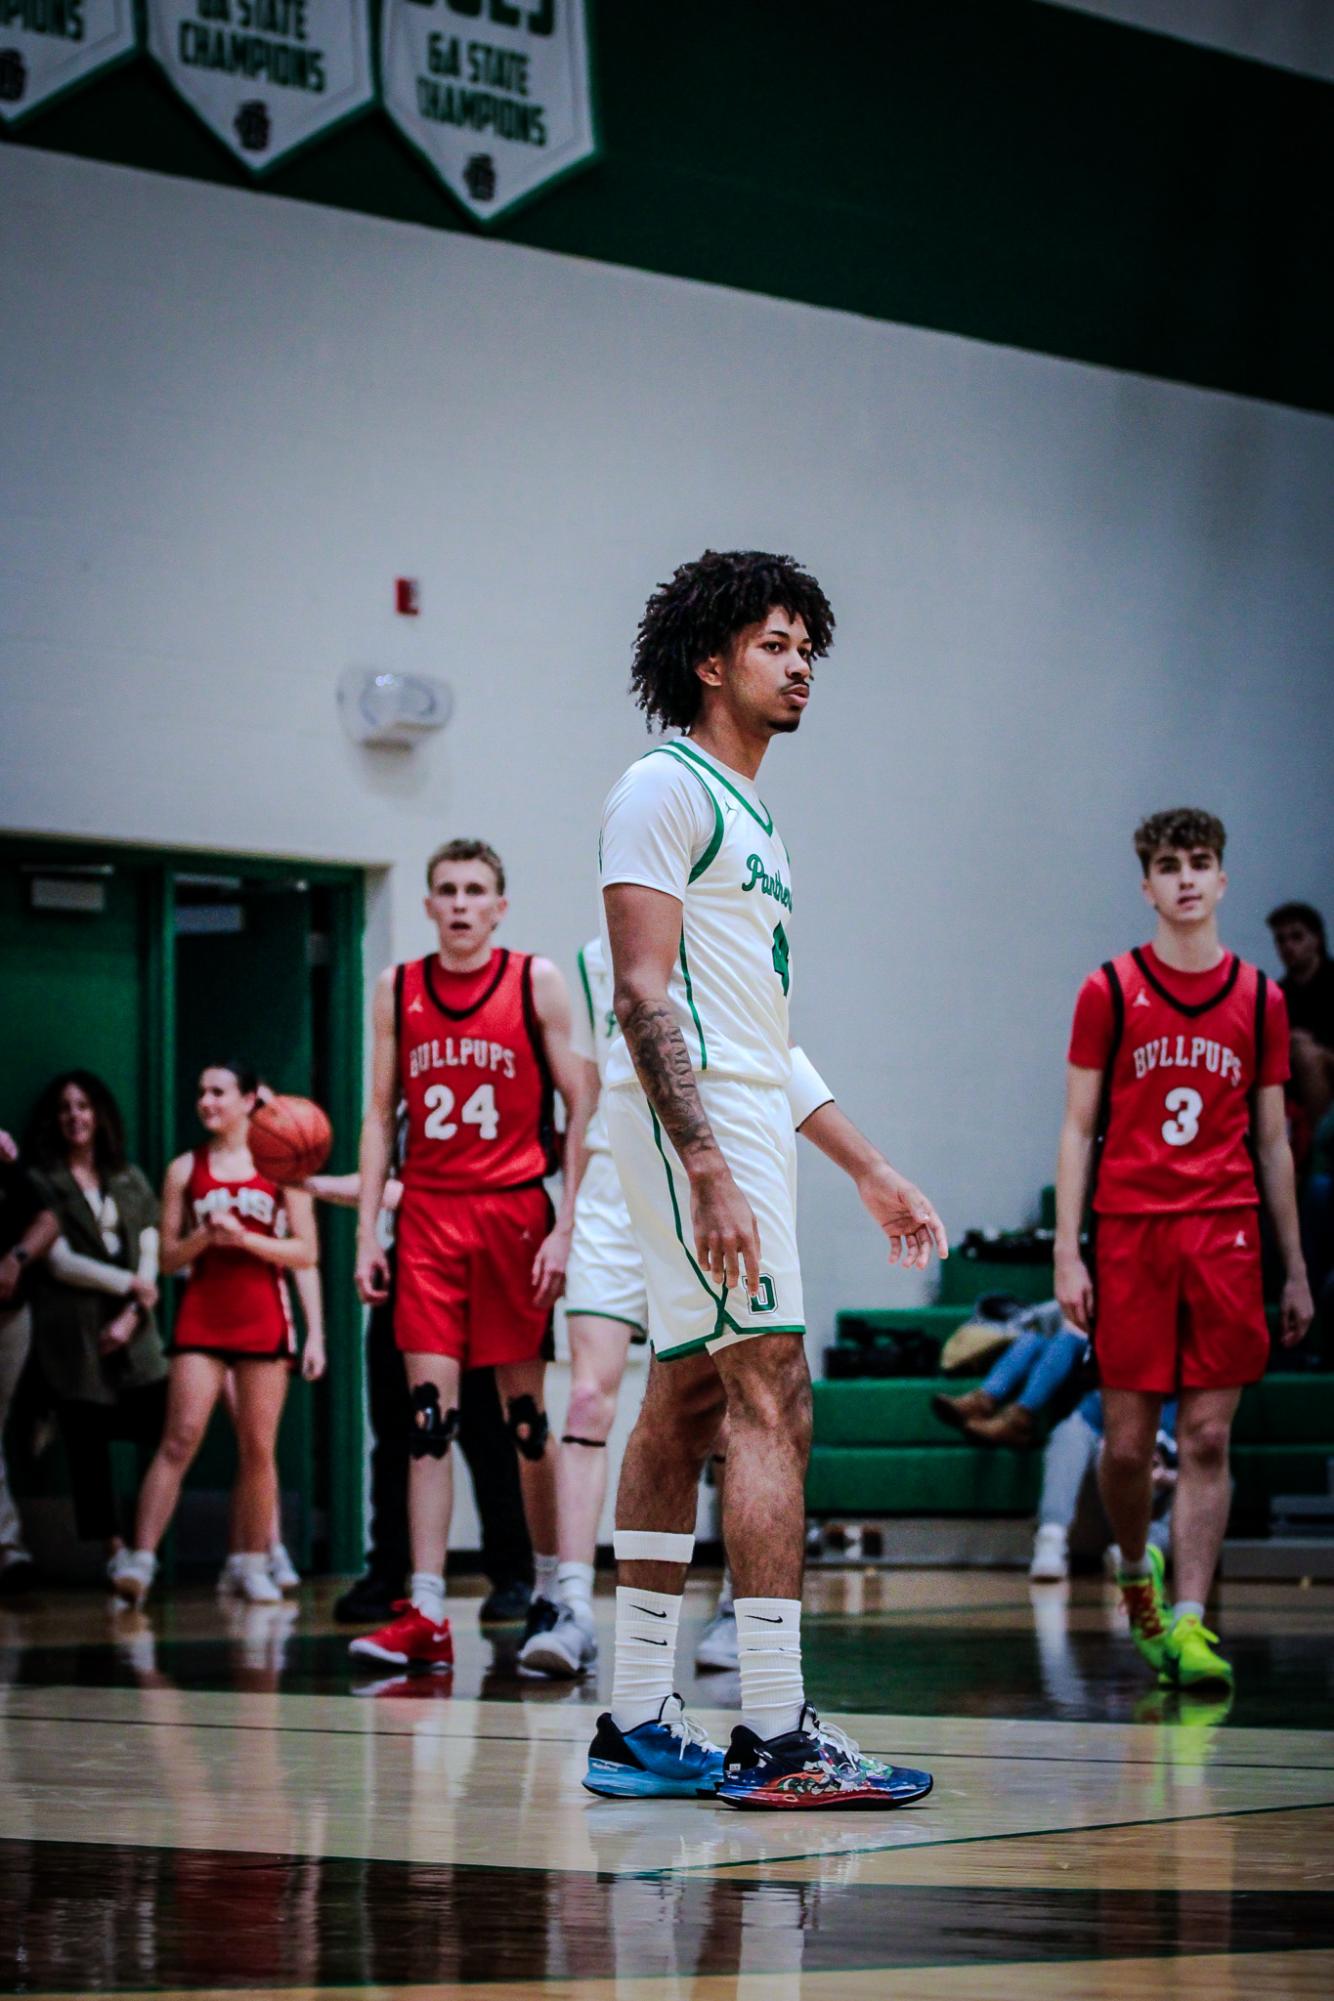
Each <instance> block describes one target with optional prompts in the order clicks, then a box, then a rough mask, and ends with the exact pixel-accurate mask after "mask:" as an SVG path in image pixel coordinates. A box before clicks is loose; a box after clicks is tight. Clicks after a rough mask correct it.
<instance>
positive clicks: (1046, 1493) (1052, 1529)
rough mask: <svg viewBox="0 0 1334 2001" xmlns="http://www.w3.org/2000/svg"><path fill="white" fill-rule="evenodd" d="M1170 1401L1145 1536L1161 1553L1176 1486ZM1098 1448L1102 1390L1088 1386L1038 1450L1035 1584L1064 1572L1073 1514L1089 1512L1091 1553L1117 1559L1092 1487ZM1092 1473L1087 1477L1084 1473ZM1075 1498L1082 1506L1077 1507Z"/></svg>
mask: <svg viewBox="0 0 1334 2001" xmlns="http://www.w3.org/2000/svg"><path fill="white" fill-rule="evenodd" d="M1176 1428H1177V1407H1176V1403H1175V1401H1173V1402H1170V1403H1165V1404H1164V1405H1163V1412H1162V1421H1161V1427H1160V1429H1159V1432H1158V1449H1157V1451H1156V1452H1155V1453H1154V1457H1153V1521H1152V1523H1151V1524H1150V1527H1149V1540H1150V1542H1155V1543H1157V1545H1158V1547H1159V1549H1161V1550H1162V1552H1163V1555H1164V1556H1165V1557H1166V1556H1167V1555H1169V1553H1170V1550H1171V1540H1172V1516H1171V1509H1172V1494H1173V1490H1174V1488H1175V1486H1176ZM1101 1451H1102V1395H1101V1393H1100V1392H1099V1391H1098V1390H1090V1392H1089V1394H1088V1395H1087V1396H1086V1397H1085V1398H1084V1400H1083V1402H1082V1403H1081V1404H1080V1405H1079V1406H1078V1408H1077V1409H1075V1410H1072V1411H1071V1413H1070V1415H1069V1417H1067V1418H1064V1419H1062V1421H1061V1423H1060V1424H1058V1425H1056V1426H1055V1427H1054V1428H1053V1430H1052V1433H1051V1436H1050V1437H1049V1438H1048V1440H1047V1449H1046V1451H1045V1452H1044V1453H1043V1455H1042V1495H1041V1498H1040V1500H1039V1502H1038V1530H1037V1535H1036V1536H1035V1538H1034V1541H1033V1560H1032V1562H1031V1563H1030V1565H1029V1568H1028V1574H1029V1577H1030V1578H1031V1579H1032V1580H1033V1582H1034V1583H1035V1584H1054V1583H1057V1582H1059V1580H1060V1579H1061V1578H1063V1577H1068V1576H1069V1574H1070V1543H1071V1532H1072V1530H1073V1528H1074V1526H1075V1521H1076V1517H1078V1516H1081V1515H1082V1516H1083V1517H1084V1518H1085V1519H1088V1518H1089V1517H1091V1518H1092V1527H1091V1530H1090V1539H1091V1541H1092V1543H1093V1545H1094V1547H1093V1549H1092V1551H1091V1554H1094V1555H1097V1554H1101V1555H1102V1556H1103V1558H1104V1561H1106V1560H1107V1559H1108V1558H1109V1557H1110V1558H1111V1559H1112V1560H1113V1562H1114V1563H1116V1564H1117V1565H1119V1563H1120V1552H1119V1551H1118V1550H1117V1549H1116V1546H1115V1544H1114V1543H1113V1542H1112V1539H1111V1530H1110V1529H1109V1527H1108V1525H1107V1517H1106V1515H1105V1513H1104V1512H1103V1506H1102V1499H1101V1496H1100V1495H1099V1493H1098V1481H1097V1466H1098V1455H1099V1453H1100V1452H1101ZM1090 1476H1092V1477H1090ZM1081 1501H1082V1502H1083V1508H1082V1509H1081V1505H1080V1504H1081Z"/></svg>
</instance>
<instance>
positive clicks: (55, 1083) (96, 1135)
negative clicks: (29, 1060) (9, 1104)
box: [23, 1070, 125, 1174]
mask: <svg viewBox="0 0 1334 2001" xmlns="http://www.w3.org/2000/svg"><path fill="white" fill-rule="evenodd" d="M71 1084H73V1085H74V1086H75V1088H76V1089H77V1090H80V1091H82V1092H83V1095H84V1097H85V1098H87V1100H88V1102H89V1104H90V1105H91V1106H92V1108H93V1117H94V1119H95V1120H96V1121H97V1123H96V1125H95V1127H94V1129H93V1160H94V1162H95V1163H96V1166H97V1171H98V1173H99V1174H115V1173H116V1172H117V1171H118V1170H119V1169H120V1168H122V1167H124V1165H125V1121H124V1120H123V1119H122V1117H121V1115H120V1106H119V1105H118V1104H117V1103H116V1100H115V1097H114V1096H113V1095H112V1092H111V1088H110V1086H109V1085H107V1084H105V1083H104V1082H103V1081H102V1079H101V1078H100V1077H99V1076H98V1075H97V1073H96V1071H94V1070H62V1071H61V1072H60V1073H59V1075H58V1076H55V1077H53V1078H52V1079H51V1081H50V1083H49V1084H48V1085H47V1086H46V1087H45V1089H44V1090H43V1092H42V1095H41V1097H40V1098H39V1099H38V1100H37V1103H36V1104H35V1105H34V1106H33V1108H32V1117H31V1118H30V1119H29V1120H28V1129H27V1133H26V1134H25V1137H24V1145H23V1157H24V1159H25V1160H26V1161H27V1163H28V1165H29V1166H30V1167H37V1168H43V1169H46V1170H47V1171H48V1172H49V1171H50V1169H51V1168H53V1167H63V1166H64V1164H65V1161H66V1160H67V1158H68V1153H69V1150H68V1148H67V1147H66V1145H65V1138H64V1134H63V1133H62V1132H61V1130H60V1100H61V1099H62V1098H63V1097H64V1095H65V1092H66V1090H67V1089H68V1087H69V1086H70V1085H71Z"/></svg>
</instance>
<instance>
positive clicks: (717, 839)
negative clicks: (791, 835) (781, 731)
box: [644, 743, 792, 882]
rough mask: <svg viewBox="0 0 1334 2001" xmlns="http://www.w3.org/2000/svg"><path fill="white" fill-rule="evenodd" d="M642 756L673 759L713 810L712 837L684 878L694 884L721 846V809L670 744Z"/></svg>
mask: <svg viewBox="0 0 1334 2001" xmlns="http://www.w3.org/2000/svg"><path fill="white" fill-rule="evenodd" d="M644 756H645V757H670V758H673V759H674V760H675V762H676V763H677V764H679V765H680V767H681V769H682V770H683V771H688V772H689V773H690V776H691V777H692V778H693V779H695V780H697V782H698V783H699V784H700V785H701V786H703V788H704V796H705V798H706V799H707V800H708V802H709V804H710V806H712V808H713V834H712V837H711V839H710V840H709V843H708V846H707V847H706V848H705V850H704V852H703V854H702V855H701V856H700V858H699V860H698V861H697V862H696V863H695V866H694V867H693V868H692V869H691V871H690V874H689V876H688V877H687V878H686V880H687V882H694V881H695V879H696V877H698V876H701V875H703V873H704V871H705V869H706V868H707V867H708V866H709V863H710V862H711V861H712V860H713V858H714V856H715V855H716V854H717V852H718V850H719V848H720V847H721V846H722V844H723V834H724V833H725V832H726V823H725V821H724V819H723V809H722V807H721V806H720V805H719V804H718V801H717V800H716V799H715V798H714V796H713V788H712V787H711V786H709V785H706V784H705V783H704V780H703V779H702V778H701V777H700V774H699V772H698V771H697V770H696V769H695V766H694V765H693V764H690V763H688V762H687V761H686V759H685V758H684V757H677V755H676V752H675V750H674V749H673V748H672V746H671V745H670V744H667V743H660V744H655V746H654V748H653V749H652V750H646V751H645V752H644ZM791 866H792V862H791V858H790V857H789V859H788V867H789V868H791Z"/></svg>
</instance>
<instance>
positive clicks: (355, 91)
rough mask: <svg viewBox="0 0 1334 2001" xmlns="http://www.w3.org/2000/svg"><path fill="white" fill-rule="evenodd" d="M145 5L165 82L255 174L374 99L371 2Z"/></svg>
mask: <svg viewBox="0 0 1334 2001" xmlns="http://www.w3.org/2000/svg"><path fill="white" fill-rule="evenodd" d="M8 3H9V0H0V7H3V6H5V5H7V4H8ZM147 12H148V46H149V48H150V50H151V51H152V53H153V55H154V56H155V57H156V58H157V60H158V62H159V63H160V64H161V65H162V68H163V69H164V70H165V71H166V73H167V77H168V79H169V81H170V82H171V84H172V86H173V87H174V88H175V89H176V90H177V91H179V92H180V94H181V96H182V97H183V98H184V99H185V101H186V103H187V104H188V105H189V106H190V109H191V110H192V111H194V112H197V113H198V115H199V117H200V118H202V119H203V121H204V123H205V125H207V127H208V129H209V131H210V132H212V133H213V134H214V136H215V137H216V138H218V139H221V141H222V143H223V145H224V146H226V147H227V148H228V149H229V151H231V152H233V153H235V155H236V157H237V158H238V159H239V160H241V161H243V162H244V164H245V165H246V166H247V167H249V168H250V170H251V172H252V173H257V174H262V173H264V172H265V171H266V170H267V169H268V168H269V167H272V166H275V165H276V164H277V162H278V161H279V160H283V159H286V158H287V156H288V154H290V153H293V152H295V151H296V150H297V148H298V147H300V146H306V145H309V144H310V142H311V140H312V139H318V138H320V137H321V136H322V135H323V134H324V133H326V132H328V131H330V130H331V129H332V127H333V126H335V125H341V124H342V123H343V121H344V120H345V119H348V118H352V117H355V116H356V114H357V113H358V112H360V111H364V110H365V108H366V106H367V105H368V104H370V102H371V101H372V98H373V97H374V94H375V80H374V74H373V70H372V64H371V30H370V6H369V0H147Z"/></svg>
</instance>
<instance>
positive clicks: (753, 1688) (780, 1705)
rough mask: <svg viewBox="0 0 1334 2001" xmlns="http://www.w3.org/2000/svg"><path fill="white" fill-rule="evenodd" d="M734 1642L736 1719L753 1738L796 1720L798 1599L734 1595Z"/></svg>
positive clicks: (799, 1704) (800, 1691)
mask: <svg viewBox="0 0 1334 2001" xmlns="http://www.w3.org/2000/svg"><path fill="white" fill-rule="evenodd" d="M735 1603H736V1643H737V1656H738V1660H739V1664H740V1667H741V1720H742V1722H743V1723H744V1724H745V1725H746V1727H747V1728H748V1729H750V1730H753V1731H754V1732H755V1735H756V1736H757V1737H781V1736H783V1735H784V1733H785V1732H786V1731H789V1730H795V1729H796V1728H797V1726H798V1725H799V1723H800V1722H801V1712H802V1708H803V1706H804V1704H805V1700H806V1697H805V1691H804V1688H803V1685H802V1679H801V1600H800V1598H738V1599H737V1600H736V1601H735Z"/></svg>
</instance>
